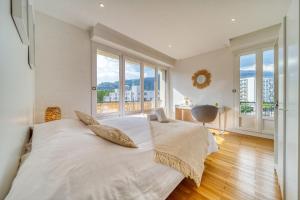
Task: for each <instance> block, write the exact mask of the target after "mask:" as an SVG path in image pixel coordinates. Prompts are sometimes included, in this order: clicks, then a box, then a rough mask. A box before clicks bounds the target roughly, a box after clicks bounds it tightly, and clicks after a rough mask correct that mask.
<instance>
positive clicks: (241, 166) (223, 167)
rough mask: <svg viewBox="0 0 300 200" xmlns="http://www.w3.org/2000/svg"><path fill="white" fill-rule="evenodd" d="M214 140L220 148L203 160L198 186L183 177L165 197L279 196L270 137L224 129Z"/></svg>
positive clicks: (267, 199)
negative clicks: (258, 136)
mask: <svg viewBox="0 0 300 200" xmlns="http://www.w3.org/2000/svg"><path fill="white" fill-rule="evenodd" d="M214 132H216V133H218V132H217V131H214ZM216 139H217V143H218V144H219V148H220V150H219V152H217V153H214V154H211V155H210V156H208V158H207V159H206V162H205V170H204V173H203V176H202V182H201V185H200V187H199V188H197V187H195V185H194V183H193V182H192V181H190V180H187V179H185V180H183V181H182V182H181V183H180V184H179V185H178V186H177V188H176V189H175V190H174V191H173V192H172V193H171V194H170V196H169V197H168V200H185V199H186V200H202V199H203V200H207V199H209V200H229V199H230V200H252V199H255V200H258V199H259V200H277V199H281V196H280V192H279V186H278V183H277V177H276V175H275V173H274V167H273V166H274V165H273V162H274V161H273V141H272V140H268V139H262V138H256V137H251V136H245V135H239V134H234V133H228V132H225V133H224V135H218V134H217V135H216Z"/></svg>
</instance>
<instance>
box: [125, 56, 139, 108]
mask: <svg viewBox="0 0 300 200" xmlns="http://www.w3.org/2000/svg"><path fill="white" fill-rule="evenodd" d="M124 98H125V99H124V100H125V113H136V112H141V65H140V63H138V62H135V61H132V60H129V59H127V58H126V59H125V84H124Z"/></svg>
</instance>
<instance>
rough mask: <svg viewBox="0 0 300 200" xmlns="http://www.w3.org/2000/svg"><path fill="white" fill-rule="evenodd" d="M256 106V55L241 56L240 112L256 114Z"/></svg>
mask: <svg viewBox="0 0 300 200" xmlns="http://www.w3.org/2000/svg"><path fill="white" fill-rule="evenodd" d="M255 108H256V55H255V54H247V55H243V56H240V113H241V114H243V115H254V114H255Z"/></svg>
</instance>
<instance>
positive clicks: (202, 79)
mask: <svg viewBox="0 0 300 200" xmlns="http://www.w3.org/2000/svg"><path fill="white" fill-rule="evenodd" d="M192 81H193V86H194V87H196V88H198V89H202V88H205V87H207V86H209V84H210V82H211V75H210V73H209V72H208V71H207V70H206V69H202V70H199V71H197V72H195V73H194V74H193V76H192Z"/></svg>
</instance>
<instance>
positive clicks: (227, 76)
mask: <svg viewBox="0 0 300 200" xmlns="http://www.w3.org/2000/svg"><path fill="white" fill-rule="evenodd" d="M233 60H234V58H233V54H232V53H231V50H230V49H229V48H223V49H219V50H216V51H213V52H209V53H206V54H202V55H198V56H194V57H191V58H187V59H183V60H179V61H177V63H176V66H175V67H174V68H173V69H172V70H171V88H172V89H171V90H172V91H171V97H173V102H172V103H171V105H172V108H171V110H173V115H174V106H175V105H176V104H181V103H182V102H183V98H184V97H185V96H186V97H189V98H190V99H191V100H192V103H193V104H215V103H216V102H217V103H218V104H219V105H224V106H226V107H228V111H227V112H226V129H229V128H233V120H234V119H233V109H234V102H233V100H234V96H233V93H232V89H233V84H234V82H233V68H234V63H233ZM200 69H207V70H208V71H209V72H210V73H211V80H212V81H211V84H210V85H209V86H208V87H206V88H204V89H197V88H195V87H193V85H192V79H191V78H192V75H193V73H194V72H196V71H198V70H200ZM222 117H223V116H222ZM221 119H223V118H221ZM215 123H216V122H215ZM216 124H218V123H216ZM216 124H211V125H208V126H211V127H218V126H216Z"/></svg>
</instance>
